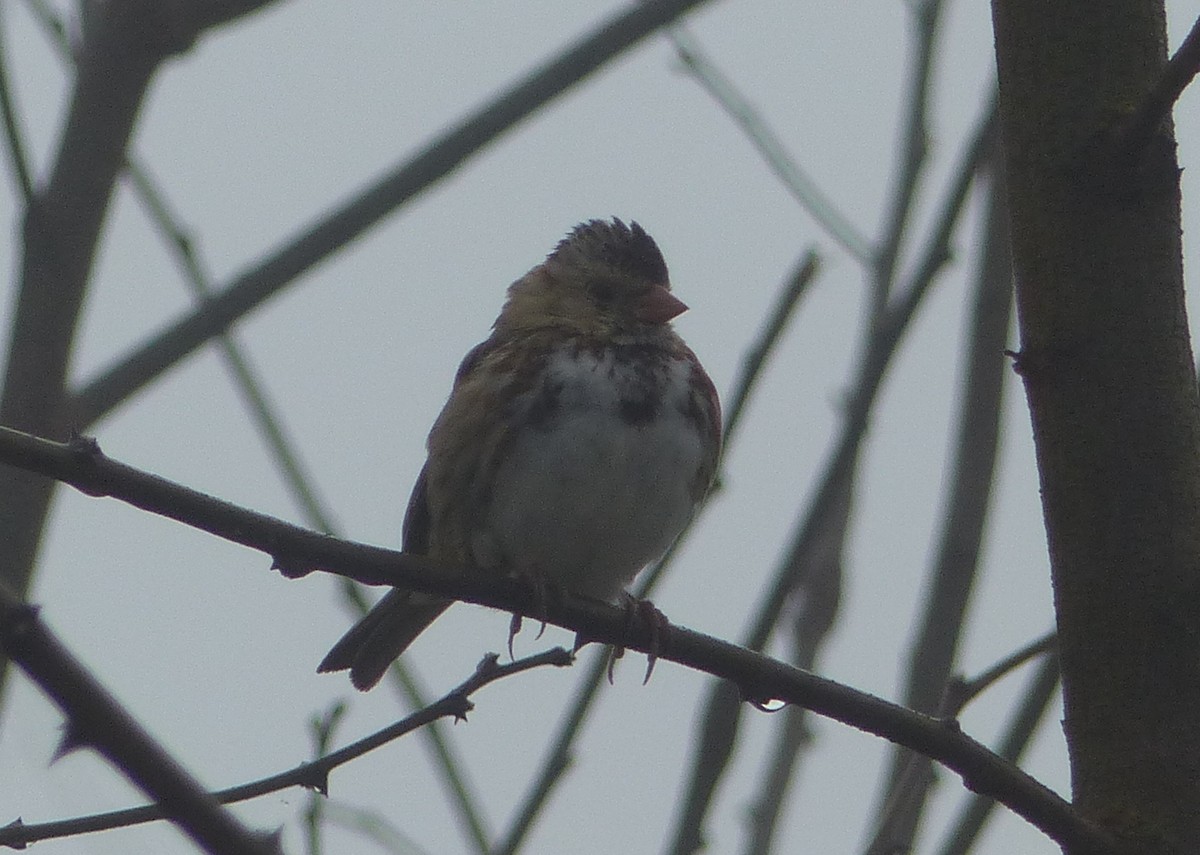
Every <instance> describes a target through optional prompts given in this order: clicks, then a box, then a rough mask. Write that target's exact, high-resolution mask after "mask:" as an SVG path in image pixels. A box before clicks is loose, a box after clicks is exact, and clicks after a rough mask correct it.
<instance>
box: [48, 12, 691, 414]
mask: <svg viewBox="0 0 1200 855" xmlns="http://www.w3.org/2000/svg"><path fill="white" fill-rule="evenodd" d="M704 2H707V0H651V2H645V3H635V4H633V5H632V6H631V7H630V8H629V10H628V11H626V12H623V13H622V14H620V15H618V16H616V17H614V18H612V19H611V20H609V21H607V22H605V23H604V24H602V25H601V26H600V27H598V28H597V29H596V30H594V31H593V32H592V33H591V34H590V35H588V36H586V37H585V38H583V39H581V40H580V41H579V42H577V43H576V44H574V45H572V46H571V47H569V48H567V49H566V50H565V51H563V53H562V54H561V55H559V56H558V57H556V58H555V59H553V60H551V61H550V62H548V63H546V64H544V65H543V66H541V67H540V68H538V69H536V70H535V71H534V72H533V73H532V74H530V75H529V76H527V77H525V78H524V79H523V80H521V81H519V82H517V83H515V84H513V85H512V86H510V87H509V88H508V89H507V90H505V91H504V92H502V93H501V94H500V96H499V97H497V98H496V99H495V100H494V101H492V102H491V103H489V104H487V105H485V106H484V107H482V108H480V109H478V110H476V111H474V112H473V113H471V114H470V115H468V116H467V117H465V118H464V119H463V120H462V121H460V122H459V123H458V124H457V125H456V126H455V127H453V128H451V129H450V130H449V131H447V132H446V133H445V134H442V135H441V136H439V137H437V138H436V139H434V140H433V141H432V142H430V143H429V145H427V146H426V147H425V148H424V149H423V150H422V151H420V152H419V153H418V154H416V155H415V156H414V157H412V158H411V159H410V160H407V161H405V162H404V163H402V164H400V165H399V166H397V167H396V168H395V169H393V170H392V171H391V172H389V173H388V174H386V175H384V176H383V177H382V178H380V179H378V180H377V181H376V182H375V184H373V185H372V186H371V187H370V188H368V189H367V190H366V191H364V192H363V193H362V194H360V195H359V196H358V197H357V198H356V199H354V200H352V201H351V202H349V203H347V204H346V205H344V206H342V207H341V208H338V209H337V210H335V211H333V212H332V213H330V214H328V215H326V216H325V217H323V218H322V219H321V220H320V221H319V222H318V223H316V224H315V225H314V226H312V227H311V228H310V229H308V230H307V231H305V232H303V233H302V234H300V235H297V236H296V237H294V238H293V239H292V240H291V241H289V242H288V243H287V244H285V245H284V246H282V247H279V248H278V249H276V250H275V251H274V252H272V253H270V254H269V255H268V256H267V258H266V260H264V261H262V262H261V263H260V264H258V265H257V266H256V267H254V268H252V269H251V270H248V271H246V272H245V273H243V274H241V275H240V276H238V277H237V278H236V279H234V281H233V282H231V283H230V284H229V285H228V286H227V287H226V288H225V289H224V290H223V291H221V292H220V293H219V294H217V295H216V296H214V297H212V298H211V299H209V300H207V301H205V303H204V305H202V306H201V307H200V308H198V309H197V310H196V311H195V312H193V313H192V314H190V315H188V316H187V317H185V318H183V319H182V320H180V321H177V322H176V323H175V324H173V325H171V326H170V327H169V328H167V329H165V330H163V331H161V332H160V333H158V334H157V335H156V336H154V337H153V338H152V339H151V340H150V341H148V342H146V343H145V344H143V345H142V346H141V347H140V348H138V349H137V350H135V351H134V352H133V353H131V354H129V355H128V356H127V357H125V359H123V360H121V361H120V362H119V363H118V364H116V365H114V366H112V367H110V368H108V369H107V370H106V371H104V372H103V373H102V374H101V375H100V376H99V377H97V378H95V379H94V380H92V381H91V382H90V383H88V384H87V385H86V386H84V388H83V389H81V390H79V391H78V392H77V393H76V394H75V395H74V396H73V399H72V401H71V408H70V409H71V417H72V419H73V422H72V423H73V424H74V425H76V426H78V427H83V426H86V425H90V424H92V423H93V422H94V421H96V419H98V418H100V417H101V416H103V415H104V414H105V413H107V412H109V411H110V410H112V409H113V408H114V407H116V406H117V405H118V404H120V403H121V402H122V401H124V400H125V399H126V398H128V397H129V396H130V395H132V394H133V393H134V392H136V391H137V390H139V389H141V388H142V387H143V386H145V385H146V384H147V383H149V382H150V381H151V380H153V379H155V378H156V377H158V376H159V375H161V374H162V373H163V372H164V371H165V370H167V369H168V368H170V367H171V366H172V365H174V364H175V363H177V362H178V361H180V360H181V359H183V358H184V357H185V356H187V355H189V354H190V353H192V352H193V351H195V350H196V349H197V348H199V347H200V346H201V345H203V344H204V343H205V342H207V341H208V340H209V339H211V338H212V337H213V336H216V335H218V334H219V333H221V332H223V331H225V330H227V329H229V327H230V326H232V325H233V324H234V323H235V322H236V321H237V320H239V319H240V318H241V317H243V316H244V315H246V314H248V313H249V312H250V311H251V310H253V309H254V308H256V307H257V306H258V305H260V304H261V303H262V302H264V301H265V300H267V299H268V298H269V297H272V296H273V295H275V294H276V293H277V292H278V291H280V290H281V289H282V288H284V287H285V286H286V285H288V284H290V283H292V282H293V281H294V280H295V279H296V277H298V276H300V275H301V274H302V273H304V272H305V271H306V270H308V269H309V268H311V267H313V266H314V265H316V264H317V263H319V262H321V261H324V260H325V259H327V258H328V257H329V256H330V255H332V254H333V253H334V252H336V251H337V250H339V249H341V248H342V247H344V246H345V245H346V244H348V243H349V242H350V241H352V240H354V239H355V238H357V237H359V236H360V235H362V233H363V232H365V231H366V230H368V229H369V228H371V227H372V226H374V225H376V224H377V223H378V222H379V221H380V220H382V219H383V218H384V217H386V216H387V215H388V214H390V213H392V212H393V211H395V210H396V209H397V208H399V207H400V206H401V205H403V204H404V203H406V202H408V201H409V200H411V199H413V198H415V197H416V196H418V195H420V194H421V193H423V192H425V191H426V190H428V189H429V188H430V187H431V186H432V185H433V184H435V183H436V182H437V181H439V180H441V179H442V178H445V177H446V176H447V175H449V174H450V173H451V172H453V171H454V170H455V169H457V168H458V167H459V166H461V165H462V164H463V163H464V162H465V161H466V160H467V159H468V158H470V157H472V156H473V155H475V154H477V153H478V152H479V151H481V150H482V149H483V148H484V147H485V146H487V145H489V144H490V143H492V142H494V141H495V140H496V139H497V138H498V137H500V136H501V135H502V134H504V133H505V132H507V131H509V130H511V129H512V128H513V127H515V126H516V125H517V124H518V123H519V122H521V121H522V120H524V119H526V118H528V117H529V116H530V115H531V114H533V113H534V112H535V111H537V110H538V109H540V108H541V107H543V106H545V105H546V104H547V103H549V102H550V101H552V100H554V99H555V98H556V97H558V96H559V95H561V94H563V93H564V92H565V91H567V90H568V89H569V88H571V87H572V86H574V85H575V84H576V83H578V82H579V81H581V80H583V79H584V78H585V77H587V76H588V75H590V74H591V73H592V72H594V71H596V70H597V69H599V68H600V67H601V66H603V65H604V64H606V63H608V62H610V61H611V60H613V59H614V58H616V57H617V56H619V55H620V54H621V53H623V52H624V51H626V50H628V49H629V48H630V47H632V46H633V45H635V44H637V42H639V41H640V40H641V39H643V38H645V37H646V36H647V35H649V34H650V33H653V32H654V31H655V30H657V29H658V28H660V27H663V26H665V25H666V24H669V23H671V22H672V21H674V20H675V19H676V18H678V17H679V16H680V15H682V14H683V13H684V12H687V11H689V10H690V9H693V8H695V7H696V6H699V5H701V4H702V3H704Z"/></svg>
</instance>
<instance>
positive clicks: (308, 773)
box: [0, 647, 572, 847]
mask: <svg viewBox="0 0 1200 855" xmlns="http://www.w3.org/2000/svg"><path fill="white" fill-rule="evenodd" d="M571 663H572V657H571V654H570V653H568V652H567V651H566V650H564V649H563V648H561V647H555V648H552V649H551V650H547V651H545V652H543V653H538V654H536V655H534V656H528V657H525V658H523V659H519V660H517V661H516V662H509V663H507V664H500V663H499V661H498V660H497V657H496V655H495V654H489V655H488V656H486V657H484V659H483V661H481V662H480V663H479V666H478V667H477V668H476V669H475V673H474V674H472V675H471V676H470V677H469V678H468V679H467V680H466V681H464V682H463V683H462V684H460V685H459V686H457V687H456V688H454V689H451V690H450V691H449V692H448V693H447V694H445V695H444V696H442V697H441V698H440V699H439V700H437V701H435V702H434V703H432V704H430V705H429V706H427V707H425V708H424V709H421V710H419V711H417V712H415V713H413V714H412V715H410V716H407V717H405V718H403V719H401V720H400V721H398V722H396V723H395V724H391V725H389V726H387V727H385V728H383V729H382V730H380V731H378V732H376V733H373V734H371V735H370V736H367V737H365V738H363V739H360V740H358V741H356V742H354V743H352V744H350V745H347V746H346V747H345V748H342V749H339V750H337V751H333V752H330V753H328V754H325V755H324V756H322V757H320V758H319V759H317V760H312V761H309V762H307V763H301V764H300V765H299V766H297V767H296V768H294V769H291V770H289V771H287V772H281V773H279V774H277V775H271V776H270V777H267V778H262V779H260V780H258V781H252V782H251V783H248V784H242V785H241V786H237V787H230V788H229V789H225V790H220V791H218V792H216V793H213V794H212V798H213V799H214V800H215V802H216V803H218V804H222V805H229V804H236V803H237V802H244V801H248V800H249V799H254V798H258V797H260V796H265V795H269V794H271V793H277V792H279V791H280V790H286V789H290V788H291V787H306V788H308V789H311V790H315V791H316V792H318V793H320V794H322V795H327V794H328V790H329V786H328V782H329V773H330V772H332V771H333V770H334V769H336V768H338V767H339V766H344V765H345V764H347V763H349V762H350V761H352V760H356V759H358V758H359V757H361V756H363V755H364V754H367V753H368V752H370V751H374V750H375V749H376V748H380V747H382V746H384V745H386V744H388V743H389V742H394V741H395V740H397V739H399V738H401V737H403V736H407V735H408V734H410V733H412V732H413V731H415V730H417V729H419V728H422V727H425V726H427V725H429V724H431V723H433V722H434V721H436V720H438V719H442V718H451V719H455V720H466V717H467V713H468V712H469V711H470V710H471V709H472V708H473V704H472V703H471V701H470V698H471V696H472V695H473V694H475V693H476V692H477V691H479V690H480V689H482V688H483V687H485V686H487V685H489V684H491V683H494V682H496V681H497V680H500V679H503V678H505V677H511V676H513V675H515V674H520V673H523V672H525V671H529V670H532V669H533V668H540V667H543V666H546V665H553V666H556V667H560V668H562V667H566V666H569V665H570V664H571ZM168 818H169V817H168V816H167V813H166V812H165V811H164V810H163V808H162V807H161V806H159V805H146V806H144V807H137V808H129V809H127V810H119V811H111V812H109V813H103V814H97V815H94V816H85V817H79V818H77V819H67V820H60V821H57V822H45V823H37V824H29V825H20V826H9V827H8V828H3V829H0V846H13V847H20V846H23V845H25V844H27V843H33V842H35V841H40V840H50V839H53V838H56V837H70V836H74V835H77V834H85V833H90V832H95V831H107V830H111V829H114V828H126V827H128V826H131V825H141V824H143V823H147V822H156V821H158V820H161V819H168Z"/></svg>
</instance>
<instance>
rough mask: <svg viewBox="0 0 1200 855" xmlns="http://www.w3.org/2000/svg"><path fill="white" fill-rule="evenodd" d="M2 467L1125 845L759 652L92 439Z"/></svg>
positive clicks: (950, 743)
mask: <svg viewBox="0 0 1200 855" xmlns="http://www.w3.org/2000/svg"><path fill="white" fill-rule="evenodd" d="M0 462H4V463H8V464H10V465H15V466H21V467H24V468H27V469H29V470H31V471H35V472H39V473H41V474H43V475H48V476H50V477H52V478H56V479H58V480H61V481H63V482H65V483H68V484H71V485H72V486H75V487H76V488H78V489H80V490H81V491H82V492H84V493H86V494H88V495H92V496H111V497H113V498H117V499H119V500H121V501H123V502H126V503H128V504H131V505H134V506H136V507H140V508H142V509H144V510H148V511H151V512H153V513H157V514H160V515H162V516H166V517H168V518H170V519H175V520H178V521H179V522H182V523H185V524H186V525H190V526H192V527H194V528H198V529H201V530H203V531H207V532H209V533H211V534H215V535H217V536H219V537H222V538H224V539H225V540H229V541H232V542H234V543H240V544H242V545H244V546H247V547H250V548H252V549H256V550H258V551H260V552H263V553H266V554H267V555H270V556H271V557H272V559H273V562H274V566H275V567H277V568H279V569H280V570H281V571H282V572H283V573H284V574H285V575H287V576H289V577H296V576H301V575H305V574H307V573H309V572H311V571H313V570H317V569H321V570H323V571H324V572H329V573H334V574H336V575H339V576H345V577H348V578H353V579H356V580H357V581H359V582H363V583H364V584H368V585H395V586H401V587H405V588H412V589H414V590H418V591H422V592H425V593H430V594H437V595H440V596H445V597H450V598H453V599H456V600H463V601H465V602H471V603H475V604H477V605H483V606H490V607H492V608H497V609H503V610H505V611H512V612H516V613H520V614H523V615H527V616H530V617H533V618H536V619H539V620H541V619H543V618H544V619H546V620H547V621H548V622H549V623H553V624H555V625H556V626H560V627H563V628H565V629H569V630H573V631H575V632H576V633H577V635H578V637H580V638H581V639H586V640H591V641H598V642H602V643H606V644H613V645H620V646H623V647H626V648H630V649H634V650H639V651H642V652H643V653H650V652H656V653H657V655H658V657H659V658H661V659H664V660H667V661H671V662H676V663H678V664H680V665H684V666H686V667H689V668H693V669H695V670H698V671H702V672H704V673H707V674H711V675H713V676H716V677H720V678H723V679H725V680H728V681H731V682H732V683H733V684H735V685H736V686H737V687H738V688H739V690H740V692H741V695H742V697H743V698H746V699H748V700H751V701H754V702H756V703H759V704H763V703H766V702H768V701H776V700H777V701H781V702H784V703H791V704H798V705H800V706H803V707H805V708H807V709H810V710H812V711H813V712H816V713H818V714H820V715H823V716H827V717H829V718H833V719H836V720H837V721H840V722H842V723H844V724H848V725H850V726H852V727H856V728H859V729H860V730H864V731H866V732H868V733H873V734H875V735H877V736H880V737H882V738H884V739H887V740H889V741H892V742H896V743H898V744H901V745H904V746H906V747H908V748H912V749H913V750H915V751H918V752H920V753H922V754H925V755H926V756H928V757H930V758H932V759H934V760H936V761H938V762H939V763H942V764H943V765H945V766H946V767H947V768H950V769H952V770H954V771H955V772H956V773H958V774H959V775H960V776H961V777H962V778H963V780H964V782H965V783H966V785H967V787H968V788H969V789H971V790H973V791H975V792H979V793H985V794H987V795H990V796H992V797H994V798H996V799H997V801H1000V802H1002V803H1004V804H1006V805H1008V806H1009V807H1010V808H1011V809H1012V810H1013V811H1015V812H1016V813H1017V814H1018V815H1020V816H1022V817H1024V818H1025V819H1026V820H1028V821H1029V822H1030V823H1032V824H1033V825H1035V826H1037V827H1038V828H1040V829H1041V830H1042V831H1044V832H1045V833H1046V834H1047V835H1049V836H1050V837H1052V838H1053V839H1054V840H1056V841H1058V842H1059V843H1060V844H1061V845H1063V846H1065V847H1069V848H1072V849H1073V850H1074V851H1077V852H1087V853H1105V855H1112V854H1113V853H1117V852H1119V851H1120V849H1119V847H1118V846H1117V843H1116V841H1115V840H1114V839H1112V838H1111V837H1110V836H1109V835H1108V834H1107V833H1106V832H1104V831H1103V830H1102V829H1100V828H1098V827H1097V826H1095V825H1092V824H1091V823H1089V822H1087V821H1085V820H1084V819H1083V818H1082V817H1080V816H1079V815H1078V814H1076V813H1075V811H1074V810H1073V809H1072V808H1071V805H1070V804H1068V803H1067V802H1066V801H1064V800H1063V799H1062V798H1061V797H1060V796H1058V795H1057V794H1055V793H1054V792H1052V791H1051V790H1049V789H1048V788H1046V787H1045V786H1044V785H1042V784H1040V783H1038V782H1037V781H1036V780H1034V779H1033V778H1031V777H1029V776H1028V775H1027V774H1025V773H1024V772H1022V771H1021V770H1020V769H1017V768H1016V767H1015V766H1013V765H1011V764H1009V763H1007V762H1006V761H1004V760H1002V759H1001V758H999V757H997V756H996V755H995V754H993V753H992V752H990V751H988V749H987V748H986V747H984V746H983V745H981V744H980V743H979V742H977V741H975V740H974V739H971V738H970V737H969V736H967V735H966V734H964V733H963V732H962V731H961V730H960V729H959V727H958V726H957V724H956V723H954V722H952V721H950V722H948V721H940V720H938V719H935V718H932V717H930V716H926V715H922V714H920V713H916V712H913V711H912V710H908V709H905V708H904V707H901V706H898V705H896V704H893V703H889V702H888V701H885V700H882V699H880V698H876V697H874V696H872V695H869V694H867V693H865V692H860V691H857V690H855V689H852V688H850V687H848V686H844V685H841V684H839V683H836V682H834V681H832V680H827V679H824V678H822V677H818V676H816V675H815V674H811V673H808V672H806V671H802V670H800V669H798V668H793V667H791V666H789V665H786V664H784V663H782V662H778V661H776V660H773V659H770V658H769V657H766V656H764V655H762V654H760V653H755V652H753V651H750V650H747V649H745V648H742V647H738V646H737V645H734V644H730V643H729V642H725V641H721V640H719V639H716V638H712V637H711V636H707V635H704V634H702V633H699V632H695V631H693V630H689V629H686V628H684V627H679V626H668V627H666V628H665V629H664V628H662V627H657V626H651V625H649V624H648V623H647V622H643V621H638V622H635V625H634V626H632V627H631V626H630V625H629V620H628V613H627V610H625V609H622V608H618V607H616V606H612V605H608V604H606V603H600V602H596V601H591V600H583V599H577V598H575V597H572V596H571V595H569V594H564V595H563V596H562V597H561V598H559V599H556V598H549V599H548V600H547V598H545V597H539V596H538V594H537V592H536V591H534V590H531V586H529V585H527V584H524V583H522V582H520V581H519V580H517V579H514V578H510V577H507V576H502V575H494V574H481V573H462V572H459V571H458V570H457V568H449V567H447V566H445V565H443V564H442V563H440V562H438V561H435V560H432V559H429V558H425V557H421V556H415V555H407V554H404V553H399V552H395V551H393V550H388V549H381V548H379V547H373V546H367V545H364V544H358V543H353V542H350V541H345V540H339V539H337V538H333V537H329V536H326V535H321V534H318V533H317V532H312V531H308V530H306V529H303V528H300V527H298V526H294V525H291V524H289V523H285V522H283V521H281V520H278V519H275V518H273V517H270V516H267V515H265V514H259V513H255V512H253V511H249V510H246V509H244V508H240V507H238V506H236V505H233V504H231V503H228V502H223V501H221V500H219V499H215V498H213V497H211V496H207V495H205V494H203V493H199V492H197V491H195V490H190V489H188V488H186V487H182V486H180V485H178V484H173V483H171V482H170V481H167V480H166V479H163V478H160V477H158V476H155V475H151V474H149V473H147V472H143V471H140V470H138V469H135V468H133V467H131V466H128V465H126V464H123V463H119V462H117V461H115V460H112V459H110V458H107V457H105V456H104V455H103V454H102V453H101V452H100V449H99V447H98V445H97V444H96V443H95V441H94V440H90V439H86V438H77V439H75V440H74V441H72V442H71V443H69V444H63V443H56V442H51V441H49V440H44V439H39V438H37V437H32V436H29V435H27V434H23V433H21V432H19V431H15V430H12V429H10V428H0Z"/></svg>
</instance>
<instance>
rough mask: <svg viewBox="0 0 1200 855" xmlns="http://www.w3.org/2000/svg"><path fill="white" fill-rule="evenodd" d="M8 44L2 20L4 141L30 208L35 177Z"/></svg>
mask: <svg viewBox="0 0 1200 855" xmlns="http://www.w3.org/2000/svg"><path fill="white" fill-rule="evenodd" d="M3 9H4V7H3V6H0V12H3ZM7 43H8V40H7V33H6V32H5V31H4V22H3V20H2V19H0V117H2V118H3V121H4V139H5V141H6V142H7V143H8V146H7V148H8V160H9V163H11V164H12V170H13V175H15V176H16V179H17V186H18V187H19V188H21V198H22V199H24V201H25V205H26V206H27V207H28V206H29V205H30V203H32V202H33V176H32V174H31V173H30V170H29V159H28V157H26V155H25V143H24V142H23V141H22V135H21V122H20V119H19V118H18V117H17V105H16V101H14V99H13V93H12V87H11V85H10V84H9V80H8V50H7V47H6V46H7Z"/></svg>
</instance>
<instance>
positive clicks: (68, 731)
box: [50, 720, 88, 764]
mask: <svg viewBox="0 0 1200 855" xmlns="http://www.w3.org/2000/svg"><path fill="white" fill-rule="evenodd" d="M87 745H88V740H87V738H86V737H84V735H83V733H82V732H81V731H80V730H79V728H78V726H76V725H75V724H74V722H73V721H72V720H68V721H67V723H66V724H64V725H63V735H62V739H60V740H59V741H58V746H57V747H56V748H55V749H54V754H52V755H51V756H50V762H51V763H52V764H53V763H57V762H58V761H59V760H61V759H62V758H64V757H66V756H67V755H68V754H73V753H75V752H76V751H79V750H80V749H81V748H86V747H87Z"/></svg>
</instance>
